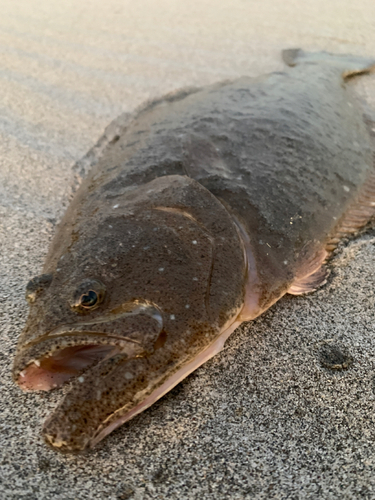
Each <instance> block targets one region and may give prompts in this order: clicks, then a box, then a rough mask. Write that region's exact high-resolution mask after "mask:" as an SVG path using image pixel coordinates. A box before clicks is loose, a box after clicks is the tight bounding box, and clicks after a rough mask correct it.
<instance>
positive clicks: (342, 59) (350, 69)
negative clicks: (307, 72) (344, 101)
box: [282, 49, 375, 80]
mask: <svg viewBox="0 0 375 500" xmlns="http://www.w3.org/2000/svg"><path fill="white" fill-rule="evenodd" d="M282 58H283V61H284V62H285V64H287V65H288V66H291V67H293V66H297V64H299V63H304V62H305V63H309V64H312V63H324V64H328V65H330V66H336V67H337V68H338V69H339V70H340V71H341V74H342V77H343V78H344V80H345V79H347V78H351V77H353V76H356V75H361V74H365V73H370V72H372V71H375V59H372V58H367V57H361V56H353V55H347V54H330V53H329V52H324V51H322V52H304V51H303V50H302V49H286V50H283V51H282Z"/></svg>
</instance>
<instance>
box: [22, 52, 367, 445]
mask: <svg viewBox="0 0 375 500" xmlns="http://www.w3.org/2000/svg"><path fill="white" fill-rule="evenodd" d="M284 59H285V61H286V62H287V63H288V64H289V65H290V66H294V67H292V68H288V69H286V70H285V71H284V72H278V73H271V74H269V75H265V76H262V77H259V78H248V77H243V78H240V79H238V80H236V81H234V82H223V83H220V84H216V85H213V86H210V87H207V88H203V89H190V90H186V91H182V92H179V93H177V94H174V95H170V96H166V97H165V98H163V99H159V100H157V101H154V102H152V103H150V104H148V105H147V106H145V107H143V108H142V109H141V110H140V111H139V112H138V113H136V114H135V115H134V116H133V118H132V119H131V120H129V122H128V124H127V126H126V127H125V129H124V130H123V132H122V133H121V134H120V136H119V137H117V138H116V139H117V140H116V141H112V143H111V144H109V145H108V147H107V148H106V150H105V151H104V153H103V155H102V156H101V157H100V159H99V161H98V163H97V164H96V165H95V167H94V168H93V169H92V171H91V172H90V173H89V175H88V176H87V178H86V179H85V180H84V181H83V183H82V185H81V187H80V188H79V190H78V192H77V193H76V196H75V198H74V200H73V201H72V203H71V205H70V207H69V208H68V210H67V212H66V214H65V216H64V218H63V220H62V222H61V224H60V226H59V229H58V231H57V233H56V236H55V238H54V241H53V242H52V245H51V248H50V251H49V254H48V256H47V259H46V263H45V266H44V269H43V274H42V275H41V277H39V278H35V279H34V280H33V281H32V282H30V283H29V285H28V289H27V297H28V300H29V302H30V314H29V318H28V321H27V324H26V327H25V330H24V332H23V333H22V335H21V337H20V340H19V345H18V350H17V355H16V359H15V363H14V370H13V373H14V379H15V381H16V382H17V383H19V385H20V386H21V387H22V388H23V389H26V390H38V389H42V390H49V389H51V388H52V387H54V386H55V385H56V386H59V385H61V384H62V383H63V382H65V381H66V380H69V379H71V378H72V377H75V379H74V380H73V382H72V387H71V389H70V391H69V392H68V394H67V395H66V396H65V398H64V399H63V401H62V402H61V403H60V405H59V406H58V408H57V409H56V410H55V412H54V413H53V414H52V415H51V417H50V418H49V419H48V420H47V422H46V424H45V426H44V434H45V437H46V440H47V442H49V443H50V444H51V445H53V446H55V447H56V448H58V449H60V450H61V451H68V452H70V451H80V450H82V449H84V448H85V447H90V446H91V447H92V446H94V445H95V444H96V443H97V442H98V441H99V440H100V439H101V438H103V437H104V436H105V435H106V434H108V433H109V432H111V431H112V430H113V429H114V428H116V427H117V426H118V425H120V424H121V423H122V422H124V421H126V420H127V419H129V418H131V417H132V416H134V415H135V414H136V413H138V412H139V411H142V410H143V409H145V408H146V407H147V406H149V405H150V404H152V402H153V401H154V400H156V399H158V398H159V397H161V396H162V395H163V394H164V393H165V392H166V391H168V390H169V389H171V388H172V387H173V386H174V385H176V383H178V382H179V380H181V379H182V378H184V377H185V376H186V375H188V374H189V373H190V372H191V371H192V370H193V369H195V368H197V367H198V366H199V365H200V364H202V363H203V362H204V361H205V360H207V359H209V357H211V356H212V355H214V354H215V353H216V352H218V351H219V350H220V348H221V346H222V344H223V342H224V341H225V339H226V338H227V336H228V335H229V334H230V333H231V332H232V331H233V330H234V328H235V327H236V326H238V325H239V324H240V323H241V322H242V321H245V320H250V319H253V318H255V317H257V316H258V315H259V314H261V313H262V312H263V311H265V310H266V309H267V308H268V307H270V306H271V305H272V304H273V303H274V302H275V301H277V300H278V299H279V298H280V297H282V296H283V295H284V294H285V293H287V292H288V291H289V293H298V292H296V291H295V290H299V289H300V290H302V291H306V292H307V291H311V290H313V289H314V287H313V284H314V285H319V281H320V282H321V283H323V282H324V273H320V271H321V269H322V267H321V266H322V264H323V263H324V260H325V258H326V256H327V250H329V248H330V243H331V242H332V241H333V239H334V237H335V236H337V234H341V235H343V234H344V231H343V230H341V233H340V231H339V229H338V228H339V227H344V226H345V224H346V225H348V224H349V223H346V222H345V217H346V216H347V214H348V212H350V211H352V212H353V206H354V208H355V207H356V204H357V205H358V207H357V208H358V210H357V212H358V211H360V215H358V214H357V215H355V217H356V221H357V223H356V224H354V226H355V230H358V229H359V228H360V226H363V225H364V224H365V223H366V222H367V221H368V220H370V219H371V217H372V216H373V211H374V209H372V208H371V203H370V204H369V205H367V206H366V208H365V209H364V208H363V207H362V206H360V205H361V200H362V198H363V192H364V191H363V190H364V189H365V187H366V183H369V182H370V181H369V179H371V176H372V174H373V172H374V142H373V138H372V137H371V133H370V132H371V131H370V127H369V125H368V123H366V121H365V120H364V117H363V110H362V109H361V107H360V106H359V105H358V103H357V100H356V98H355V97H354V96H353V94H352V91H351V88H350V87H349V85H347V84H346V83H345V80H344V77H349V76H351V75H354V74H360V73H363V72H368V71H370V70H371V69H373V65H374V61H372V60H366V59H361V58H356V57H351V56H333V55H329V54H325V53H318V54H305V53H303V52H302V51H298V50H291V51H286V52H285V53H284ZM371 182H372V181H371ZM361 196H362V198H361ZM373 201H375V198H374V200H373ZM366 210H367V211H366ZM353 213H354V212H353ZM343 221H344V222H343ZM358 221H360V222H358ZM340 224H341V226H340ZM349 225H350V224H349ZM354 226H353V227H354ZM345 227H346V226H345ZM355 230H354V229H353V228H349V230H348V231H347V232H348V233H353V232H355ZM336 239H337V238H336ZM319 273H320V274H319ZM314 276H315V281H316V283H314V279H312V280H311V279H310V278H311V277H314ZM309 279H310V281H311V282H309ZM304 280H305V281H304ZM306 280H307V281H306ZM301 283H302V284H301ZM298 286H299V287H300V288H298ZM293 287H294V289H293ZM293 290H294V292H293ZM93 291H94V292H95V294H96V295H95V297H96V299H97V300H96V302H95V304H94V305H93V307H91V308H90V307H83V306H82V303H83V302H82V300H89V299H90V294H91V293H92V292H93ZM82 297H84V299H82ZM80 301H81V302H80Z"/></svg>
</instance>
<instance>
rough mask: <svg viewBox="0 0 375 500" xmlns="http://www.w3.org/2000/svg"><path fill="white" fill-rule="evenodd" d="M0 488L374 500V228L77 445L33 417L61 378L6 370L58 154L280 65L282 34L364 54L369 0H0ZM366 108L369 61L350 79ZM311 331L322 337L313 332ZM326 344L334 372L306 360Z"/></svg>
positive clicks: (62, 176)
mask: <svg viewBox="0 0 375 500" xmlns="http://www.w3.org/2000/svg"><path fill="white" fill-rule="evenodd" d="M0 11H1V16H0V109H1V113H0V338H1V343H0V359H1V367H0V391H1V396H0V498H1V499H28V500H33V499H38V500H39V499H51V500H52V499H53V500H75V499H92V498H93V499H96V498H106V499H108V500H110V499H114V500H115V499H118V500H126V499H135V500H141V499H176V500H177V499H178V500H181V499H199V500H201V499H213V500H214V499H215V500H217V499H245V498H256V499H273V498H274V499H287V498H288V499H289V498H290V499H302V498H309V499H315V498H316V499H337V498H342V499H352V498H366V499H372V498H374V499H375V451H374V450H375V447H374V443H375V314H374V311H375V309H374V306H375V294H374V288H375V272H374V270H375V231H369V232H367V233H366V234H364V235H362V236H361V237H358V238H357V239H355V240H353V241H351V242H349V243H347V244H345V245H343V246H342V248H341V249H340V252H339V253H338V254H337V256H336V257H335V258H334V260H333V261H332V263H331V268H332V272H331V276H330V278H329V282H328V284H327V285H326V286H324V287H323V288H322V289H320V290H319V291H317V292H316V293H314V294H312V295H309V296H305V297H292V296H286V297H285V298H283V299H282V300H280V301H279V302H278V303H277V304H276V305H275V306H273V307H272V308H271V309H270V310H269V311H268V312H267V313H266V314H264V315H263V316H261V317H260V318H259V319H258V320H256V321H254V322H253V323H248V324H245V325H242V327H240V328H239V329H238V330H236V331H235V332H234V333H233V334H232V336H231V337H230V338H229V340H228V341H227V344H226V348H225V349H224V350H223V351H222V352H221V353H220V354H219V355H218V356H216V357H215V358H213V359H212V360H210V361H209V362H208V363H207V364H205V365H204V366H203V367H201V368H199V369H198V370H197V371H196V372H194V373H193V374H192V375H191V376H189V377H188V378H187V379H186V380H184V381H183V382H182V383H181V384H180V385H178V386H177V387H176V388H175V389H174V390H172V391H171V392H170V393H169V394H167V395H166V396H165V397H163V398H162V399H161V400H160V401H158V402H157V403H156V404H155V405H154V406H152V407H151V408H150V409H148V410H147V411H146V412H144V413H142V414H141V415H138V416H137V417H135V418H134V419H133V420H132V421H131V422H128V423H127V424H125V425H124V426H122V427H121V428H120V429H118V430H117V431H115V432H113V433H112V434H111V435H110V436H109V437H108V438H107V439H105V440H104V441H103V442H101V443H100V444H99V445H98V446H97V448H95V449H94V450H93V451H91V452H88V453H86V454H84V455H77V456H75V455H62V454H59V453H57V452H56V451H54V450H52V449H50V448H48V447H47V446H46V445H45V443H44V441H43V440H42V438H41V435H40V430H41V425H42V422H43V421H44V419H45V418H46V416H47V415H48V414H49V413H50V412H51V411H52V410H53V408H54V407H55V406H56V404H57V402H58V401H60V399H61V397H62V395H63V394H64V392H65V391H66V390H67V389H66V388H63V389H62V390H58V391H52V392H51V393H29V394H25V393H22V392H21V391H20V389H19V388H18V387H16V386H15V385H14V383H13V381H12V379H11V366H12V361H13V356H14V352H15V346H16V343H17V339H18V336H19V334H20V332H21V331H22V328H23V325H24V323H25V321H26V317H27V304H26V302H25V299H24V290H25V285H26V283H27V282H28V280H29V279H30V278H31V277H33V276H35V275H37V274H38V273H40V270H41V268H42V265H43V260H44V257H45V255H46V252H47V249H48V245H49V242H50V240H51V238H52V237H53V234H54V232H55V229H56V224H57V222H58V221H59V220H60V218H61V216H62V214H63V213H64V210H65V209H66V207H67V205H68V203H69V200H70V198H71V194H72V188H73V185H74V182H75V169H74V168H73V167H74V165H75V164H76V162H77V161H79V160H80V159H81V158H82V157H83V156H84V155H85V154H86V153H87V151H88V150H89V149H90V148H91V147H92V146H93V145H94V143H95V142H96V141H97V139H98V138H99V137H100V136H101V135H102V134H103V131H104V130H105V128H106V127H107V125H108V124H109V123H110V122H111V121H112V120H114V119H115V118H116V117H117V116H119V115H121V114H122V113H130V112H132V111H133V110H134V109H135V108H136V107H137V106H138V105H140V104H141V103H142V102H143V101H145V100H147V99H150V98H154V97H157V96H161V95H163V94H165V93H167V92H170V91H172V90H176V89H179V88H182V87H186V86H203V85H207V84H210V83H214V82H216V81H220V80H224V79H233V78H236V77H239V76H242V75H249V76H257V75H261V74H263V73H267V72H271V71H278V70H281V69H282V68H283V63H282V61H281V58H280V51H281V49H283V48H288V47H303V48H304V49H306V50H327V51H331V52H337V53H353V54H359V55H366V56H373V57H375V36H374V33H375V3H374V1H373V0H358V1H356V2H353V1H351V0H340V1H339V0H331V1H330V2H324V1H322V0H312V1H311V2H298V1H297V0H284V1H283V2H281V1H276V0H264V1H263V2H257V1H255V0H231V1H229V0H223V1H222V2H217V1H214V0H200V1H198V0H190V1H189V2H177V1H172V0H159V1H155V0H140V1H138V2H130V1H128V0H127V1H124V2H120V1H119V0H107V1H106V2H100V1H98V0H92V1H85V0H83V1H81V2H79V3H77V2H73V1H72V0H66V1H64V2H57V1H56V0H48V1H47V0H20V1H18V2H15V3H11V2H6V1H5V0H0ZM351 85H353V86H354V87H355V88H356V90H357V91H358V93H359V95H360V96H361V98H362V99H363V100H364V101H365V102H366V103H367V106H369V108H372V110H373V116H374V117H375V75H372V76H371V75H369V76H364V77H362V78H361V79H359V78H358V79H354V80H353V81H352V82H351ZM327 346H328V347H327ZM330 346H336V347H338V348H339V349H341V350H342V352H344V353H345V355H346V356H347V358H348V359H349V358H350V359H351V360H352V363H351V364H350V366H349V368H348V369H346V370H341V371H340V370H330V369H328V368H326V367H325V366H324V352H325V349H327V348H329V347H330Z"/></svg>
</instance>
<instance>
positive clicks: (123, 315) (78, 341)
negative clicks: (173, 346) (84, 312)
mask: <svg viewBox="0 0 375 500" xmlns="http://www.w3.org/2000/svg"><path fill="white" fill-rule="evenodd" d="M137 326H138V328H137ZM162 331H163V320H162V315H161V313H160V312H159V310H157V309H155V307H154V306H151V305H150V304H148V303H147V304H141V305H140V304H139V303H138V304H136V305H134V307H132V308H129V307H128V308H125V310H120V311H118V310H117V311H116V313H115V314H112V315H104V316H102V317H99V318H95V319H92V320H86V321H80V322H76V323H70V324H64V325H60V326H57V327H55V328H53V329H51V330H50V331H49V332H47V333H45V334H43V333H42V334H40V335H38V337H37V338H35V337H34V338H33V339H32V340H31V341H29V342H26V343H23V344H21V345H20V346H19V348H18V352H17V354H16V357H15V360H14V365H13V378H14V380H15V382H16V383H17V384H18V385H19V386H20V387H21V389H23V390H49V389H52V388H54V387H58V386H60V385H61V384H62V383H64V382H65V381H67V380H69V379H71V378H72V377H74V376H77V375H79V374H81V373H82V372H83V371H85V369H87V368H88V367H89V366H91V365H93V364H95V363H97V362H98V361H101V360H103V359H105V358H107V357H108V356H113V355H114V354H116V353H123V354H124V355H126V357H128V358H129V359H130V358H134V357H138V356H143V355H146V354H147V353H150V352H152V351H153V349H154V346H155V342H156V341H157V339H158V338H159V336H160V333H161V332H162ZM47 372H48V373H47Z"/></svg>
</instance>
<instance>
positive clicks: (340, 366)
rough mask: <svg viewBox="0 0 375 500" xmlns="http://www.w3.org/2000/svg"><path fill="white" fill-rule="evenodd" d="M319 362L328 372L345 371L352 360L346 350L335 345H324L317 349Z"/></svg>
mask: <svg viewBox="0 0 375 500" xmlns="http://www.w3.org/2000/svg"><path fill="white" fill-rule="evenodd" d="M319 361H320V363H321V364H322V365H323V366H324V367H325V368H329V369H330V370H347V369H348V368H349V366H350V365H351V364H352V363H353V358H352V357H351V356H350V354H349V353H348V352H347V350H346V349H345V348H344V347H342V346H339V345H337V344H324V345H323V346H322V347H321V348H320V349H319Z"/></svg>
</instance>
